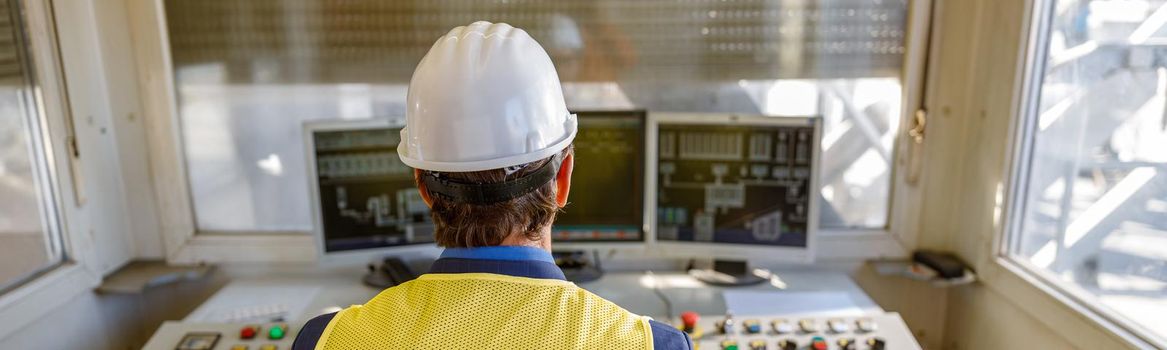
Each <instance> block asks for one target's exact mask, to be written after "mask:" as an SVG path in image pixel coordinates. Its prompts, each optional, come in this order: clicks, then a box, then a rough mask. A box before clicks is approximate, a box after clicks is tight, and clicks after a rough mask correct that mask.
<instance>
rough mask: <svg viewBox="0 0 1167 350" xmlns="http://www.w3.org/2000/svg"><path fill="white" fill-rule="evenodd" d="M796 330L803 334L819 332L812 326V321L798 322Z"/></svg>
mask: <svg viewBox="0 0 1167 350" xmlns="http://www.w3.org/2000/svg"><path fill="white" fill-rule="evenodd" d="M798 328H799V329H802V332H803V333H814V332H818V331H819V327H818V325H816V324H814V320H811V319H802V320H799V321H798Z"/></svg>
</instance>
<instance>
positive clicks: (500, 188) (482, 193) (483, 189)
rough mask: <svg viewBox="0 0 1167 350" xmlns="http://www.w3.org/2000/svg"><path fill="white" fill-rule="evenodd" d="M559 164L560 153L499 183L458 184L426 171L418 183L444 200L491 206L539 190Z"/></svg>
mask: <svg viewBox="0 0 1167 350" xmlns="http://www.w3.org/2000/svg"><path fill="white" fill-rule="evenodd" d="M562 163H563V154H562V153H558V154H556V155H554V156H552V157H551V160H550V161H548V162H547V163H544V164H543V166H542V167H539V169H538V170H535V171H534V172H532V173H530V174H527V175H525V176H522V177H519V178H516V179H511V180H507V181H503V182H499V183H490V184H483V183H471V182H461V181H457V180H453V179H448V178H442V177H441V176H440V175H439V174H438V173H433V172H426V174H425V175H423V176H422V177H421V179H420V180H421V182H422V183H423V184H425V187H426V190H427V191H429V192H430V193H431V194H434V195H436V196H439V197H442V199H445V200H450V201H455V202H461V203H469V204H494V203H498V202H505V201H509V200H512V199H515V198H518V197H520V196H523V195H525V194H528V193H531V192H533V191H535V190H537V189H539V187H542V186H543V185H544V184H546V183H547V182H549V181H551V180H552V179H555V175H556V174H558V173H559V165H560V164H562Z"/></svg>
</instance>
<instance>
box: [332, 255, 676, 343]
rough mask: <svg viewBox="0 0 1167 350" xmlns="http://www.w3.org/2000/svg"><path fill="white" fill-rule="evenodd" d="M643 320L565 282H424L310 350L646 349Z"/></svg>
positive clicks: (388, 293)
mask: <svg viewBox="0 0 1167 350" xmlns="http://www.w3.org/2000/svg"><path fill="white" fill-rule="evenodd" d="M648 320H649V319H648V318H647V317H643V316H637V315H635V314H633V313H631V312H628V311H627V310H624V309H623V308H620V307H619V306H617V305H616V304H613V303H612V302H609V301H607V300H604V299H603V298H600V297H598V296H596V295H595V294H592V293H590V292H588V291H586V290H583V289H581V288H579V287H576V286H575V284H573V283H571V282H567V281H562V280H554V279H536V278H525V277H513V276H505V275H496V274H489V273H460V274H425V275H421V277H418V278H417V279H416V280H413V281H410V282H406V283H404V284H401V285H399V286H396V287H393V288H389V289H386V290H385V291H383V292H381V293H380V294H378V295H377V296H376V297H374V298H373V299H372V300H370V301H369V302H368V303H366V304H364V305H359V306H351V307H349V308H347V309H344V310H342V311H340V312H339V313H337V315H336V317H333V319H332V321H331V322H329V324H328V326H327V328H325V330H324V333H323V334H322V335H321V338H320V341H319V342H317V344H316V349H318V350H320V349H325V350H332V349H652V346H653V345H652V344H653V343H652V331H651V329H650V327H649V323H648Z"/></svg>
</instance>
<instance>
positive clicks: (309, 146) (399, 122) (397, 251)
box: [302, 117, 440, 264]
mask: <svg viewBox="0 0 1167 350" xmlns="http://www.w3.org/2000/svg"><path fill="white" fill-rule="evenodd" d="M403 127H405V118H404V117H389V118H374V119H360V120H327V121H307V122H304V124H303V128H302V129H303V140H304V154H305V158H306V162H305V164H306V166H305V167H306V168H307V170H308V192H309V196H310V197H311V203H310V204H311V206H312V236H313V239H314V240H315V241H316V256H317V258H318V260H319V261H320V262H322V263H328V264H332V263H336V264H346V263H365V262H369V261H373V260H379V259H381V258H383V257H385V256H388V255H403V254H426V255H436V254H437V253H438V252H439V251H440V248H439V247H438V246H437V245H436V244H434V243H416V244H406V245H400V246H393V247H376V248H365V249H353V250H342V251H332V252H330V251H328V250H327V249H326V248H325V247H326V246H325V237H324V225H323V222H324V218H323V216H322V214H321V212H320V182H319V180H320V179H319V177H318V175H317V169H316V138H315V137H314V135H315V134H316V133H318V132H328V131H346V130H352V131H357V130H371V129H382V128H387V129H400V128H403Z"/></svg>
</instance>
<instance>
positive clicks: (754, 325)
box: [742, 320, 762, 334]
mask: <svg viewBox="0 0 1167 350" xmlns="http://www.w3.org/2000/svg"><path fill="white" fill-rule="evenodd" d="M742 325H743V326H745V329H746V333H750V334H758V333H762V323H761V322H758V320H745V321H742Z"/></svg>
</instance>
